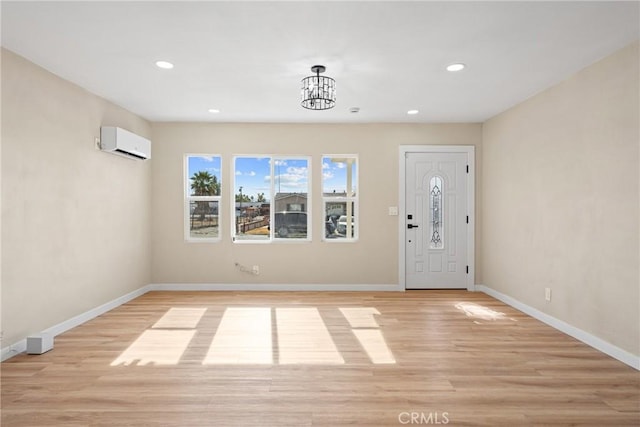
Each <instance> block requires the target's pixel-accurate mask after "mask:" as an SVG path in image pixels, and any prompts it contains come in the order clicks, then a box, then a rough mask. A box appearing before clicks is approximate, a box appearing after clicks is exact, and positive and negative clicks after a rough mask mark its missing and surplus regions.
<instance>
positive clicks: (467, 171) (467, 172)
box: [467, 165, 469, 173]
mask: <svg viewBox="0 0 640 427" xmlns="http://www.w3.org/2000/svg"><path fill="white" fill-rule="evenodd" d="M467 173H469V165H467Z"/></svg>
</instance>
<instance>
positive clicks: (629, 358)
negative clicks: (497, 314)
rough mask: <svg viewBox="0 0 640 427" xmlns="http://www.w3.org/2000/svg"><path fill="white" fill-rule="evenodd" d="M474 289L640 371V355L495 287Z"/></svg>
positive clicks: (482, 286) (477, 286) (480, 286)
mask: <svg viewBox="0 0 640 427" xmlns="http://www.w3.org/2000/svg"><path fill="white" fill-rule="evenodd" d="M476 291H480V292H484V293H485V294H487V295H490V296H492V297H494V298H495V299H498V300H500V301H502V302H504V303H505V304H508V305H510V306H511V307H513V308H515V309H517V310H520V311H522V312H523V313H526V314H528V315H529V316H531V317H533V318H535V319H537V320H539V321H541V322H543V323H546V324H547V325H549V326H551V327H553V328H555V329H557V330H559V331H561V332H564V333H565V334H567V335H569V336H572V337H573V338H575V339H577V340H580V341H582V342H583V343H585V344H587V345H589V346H591V347H593V348H595V349H596V350H599V351H601V352H603V353H605V354H607V355H609V356H611V357H613V358H614V359H617V360H619V361H621V362H622V363H625V364H627V365H629V366H631V367H632V368H634V369H637V370H639V371H640V356H636V355H635V354H632V353H629V352H628V351H626V350H623V349H621V348H620V347H616V346H615V345H613V344H611V343H609V342H607V341H605V340H603V339H602V338H598V337H596V336H595V335H592V334H590V333H588V332H585V331H583V330H582V329H579V328H576V327H575V326H573V325H570V324H568V323H566V322H564V321H562V320H560V319H557V318H555V317H553V316H550V315H548V314H547V313H544V312H542V311H540V310H538V309H535V308H533V307H531V306H528V305H527V304H524V303H522V302H520V301H518V300H517V299H515V298H512V297H510V296H508V295H505V294H503V293H500V292H498V291H496V290H495V289H491V288H490V287H488V286H485V285H476Z"/></svg>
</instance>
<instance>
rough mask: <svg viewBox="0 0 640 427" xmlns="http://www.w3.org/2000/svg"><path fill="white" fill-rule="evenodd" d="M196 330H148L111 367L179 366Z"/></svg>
mask: <svg viewBox="0 0 640 427" xmlns="http://www.w3.org/2000/svg"><path fill="white" fill-rule="evenodd" d="M195 333H196V331H195V330H163V329H147V330H146V331H144V332H143V333H142V335H140V336H139V337H138V339H137V340H135V341H134V342H133V343H132V344H131V345H130V346H129V348H127V349H126V350H125V351H124V352H122V354H121V355H120V356H119V357H118V358H117V359H116V360H114V361H113V362H112V363H111V366H119V365H124V366H129V365H137V366H144V365H150V364H151V365H177V364H178V362H180V358H181V357H182V354H183V353H184V351H185V350H186V349H187V347H188V346H189V343H190V342H191V339H192V338H193V336H194V335H195Z"/></svg>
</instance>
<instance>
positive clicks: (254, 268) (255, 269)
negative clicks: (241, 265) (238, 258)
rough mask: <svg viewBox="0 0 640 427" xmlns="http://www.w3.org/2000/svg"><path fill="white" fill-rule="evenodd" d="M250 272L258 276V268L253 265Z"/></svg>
mask: <svg viewBox="0 0 640 427" xmlns="http://www.w3.org/2000/svg"><path fill="white" fill-rule="evenodd" d="M251 272H252V273H253V274H255V275H256V276H257V275H258V274H260V266H257V265H254V266H253V268H252V269H251Z"/></svg>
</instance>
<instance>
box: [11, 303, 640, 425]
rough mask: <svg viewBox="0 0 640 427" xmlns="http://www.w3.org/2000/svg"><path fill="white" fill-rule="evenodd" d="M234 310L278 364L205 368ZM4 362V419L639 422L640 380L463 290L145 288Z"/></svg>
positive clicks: (233, 361) (223, 343) (232, 361)
mask: <svg viewBox="0 0 640 427" xmlns="http://www.w3.org/2000/svg"><path fill="white" fill-rule="evenodd" d="M228 309H234V310H230V311H229V313H236V317H235V319H236V320H233V319H234V317H233V316H231V317H229V316H227V317H226V319H227V320H226V326H225V327H227V328H229V327H230V328H231V329H227V332H226V333H227V335H226V338H225V339H224V340H218V341H217V344H216V345H217V347H216V352H217V353H216V354H218V355H222V356H224V352H225V351H236V352H238V351H239V352H243V351H245V352H246V351H249V352H251V351H261V352H264V351H265V348H263V347H265V346H266V348H268V351H270V352H271V353H270V354H271V355H272V357H269V358H268V359H269V363H266V364H246V363H243V361H246V360H258V359H256V358H254V357H252V356H253V355H252V354H244V355H243V354H239V355H236V356H238V357H229V358H225V357H222V359H220V360H225V361H227V362H226V363H224V364H220V363H212V364H208V363H204V362H205V360H206V357H207V354H208V353H209V351H210V346H211V344H212V342H213V340H214V337H215V336H216V333H217V332H218V331H219V327H220V325H221V322H222V321H223V319H224V318H225V316H226V315H227V310H228ZM238 309H241V310H238ZM341 309H342V310H341ZM368 309H375V310H376V313H379V314H371V316H373V319H375V320H374V321H371V319H370V318H369V317H367V316H369V314H367V313H369V311H367V310H368ZM253 312H255V313H261V314H260V316H261V317H260V318H261V319H267V320H264V321H265V322H266V321H269V320H270V322H271V324H270V325H269V324H262V323H261V324H260V327H258V328H253V329H252V328H246V327H245V326H242V325H235V326H234V324H233V322H240V321H242V320H238V319H242V318H244V319H246V320H247V321H249V320H250V319H251V315H252V313H253ZM237 313H242V316H244V317H242V316H240V317H238V316H237ZM265 313H267V314H268V315H266V316H265ZM278 313H280V314H281V317H280V319H278ZM310 313H311V314H310ZM349 313H354V314H353V316H355V317H354V318H351V319H349ZM363 313H364V314H363ZM194 316H195V317H194ZM247 316H249V317H247ZM354 319H356V320H355V321H354ZM278 320H279V322H278ZM230 322H231V323H230ZM283 322H297V323H295V324H290V323H287V324H285V323H283ZM352 323H353V324H355V325H360V326H352ZM323 325H324V326H323ZM236 326H238V327H239V329H238V330H240V331H242V335H243V340H244V342H243V343H240V344H242V345H236V344H237V343H234V342H233V341H234V340H233V339H232V338H233V334H231V335H229V330H231V331H233V330H235V329H234V328H235V327H236ZM359 328H360V329H359ZM254 329H255V334H260V336H259V337H258V336H257V335H256V336H252V334H253V333H254V332H253V331H254ZM265 333H266V334H270V335H271V337H270V338H271V339H270V340H269V339H267V340H265V339H264V338H265V335H264V334H265ZM279 333H280V334H284V335H281V336H279ZM185 337H187V338H185ZM229 337H231V339H230V338H229ZM367 337H373V338H375V339H373V338H372V339H371V341H367ZM154 339H159V340H160V341H157V340H156V341H154ZM254 340H255V341H254ZM283 340H285V341H283ZM283 342H286V345H284V346H281V345H279V344H282V343H283ZM257 343H260V344H257ZM310 343H320V344H318V345H322V349H321V351H320V350H319V349H317V348H315V347H314V345H311V344H310ZM247 344H249V345H247ZM260 346H262V347H260ZM368 346H369V347H368ZM162 352H166V354H159V353H162ZM301 352H302V353H301ZM261 354H262V353H261ZM380 354H382V355H384V358H379V357H378V356H377V355H380ZM123 355H124V356H126V357H125V359H126V360H125V359H123V357H124V356H123ZM390 355H392V357H391V356H390ZM212 360H214V361H215V360H217V359H212ZM260 360H262V359H260ZM376 360H377V361H384V363H382V362H380V363H376ZM309 361H313V363H309ZM390 361H391V362H390ZM281 362H282V363H281ZM285 362H286V364H285ZM0 369H1V381H2V382H1V389H2V390H1V394H2V396H1V397H2V401H1V412H2V414H1V422H2V426H125V425H137V426H247V425H259V426H278V427H280V426H342V425H359V426H387V425H388V426H398V425H407V424H409V423H407V422H406V421H411V417H418V418H415V420H416V421H419V423H420V424H429V423H430V424H436V422H439V423H440V424H444V423H443V421H445V419H446V424H448V425H487V426H494V425H508V426H516V425H594V426H595V425H599V426H604V425H616V426H617V425H619V426H625V425H636V426H637V425H640V373H639V372H638V371H635V370H634V369H632V368H630V367H628V366H626V365H624V364H623V363H621V362H619V361H616V360H614V359H612V358H610V357H608V356H606V355H604V354H602V353H600V352H598V351H596V350H594V349H593V348H590V347H588V346H587V345H585V344H583V343H581V342H579V341H577V340H575V339H573V338H571V337H569V336H567V335H564V334H562V333H560V332H558V331H557V330H554V329H552V328H550V327H549V326H547V325H545V324H543V323H541V322H538V321H537V320H535V319H532V318H531V317H529V316H526V315H525V314H523V313H521V312H519V311H517V310H515V309H513V308H511V307H509V306H507V305H505V304H503V303H501V302H499V301H497V300H495V299H493V298H491V297H489V296H487V295H485V294H480V293H469V292H466V291H411V292H404V293H394V292H379V293H375V292H150V293H147V294H145V295H143V296H141V297H139V298H137V299H135V300H133V301H131V302H129V303H127V304H124V305H122V306H120V307H118V308H116V309H115V310H112V311H110V312H109V313H106V314H104V315H102V316H100V317H98V318H96V319H93V320H91V321H89V322H87V323H85V324H83V325H81V326H79V327H77V328H74V329H73V330H70V331H68V332H66V333H64V334H62V335H59V336H58V337H56V340H55V348H54V350H53V351H50V352H48V353H45V354H43V355H40V356H29V355H18V356H16V357H14V358H12V359H10V360H8V361H6V362H4V363H2V365H1V366H0ZM443 417H444V418H443ZM427 421H429V422H428V423H427ZM416 424H418V423H417V422H416V423H414V424H413V425H416ZM409 425H410V424H409Z"/></svg>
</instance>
